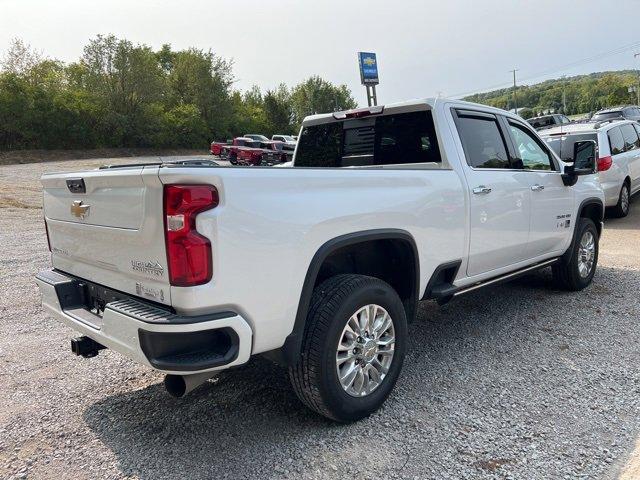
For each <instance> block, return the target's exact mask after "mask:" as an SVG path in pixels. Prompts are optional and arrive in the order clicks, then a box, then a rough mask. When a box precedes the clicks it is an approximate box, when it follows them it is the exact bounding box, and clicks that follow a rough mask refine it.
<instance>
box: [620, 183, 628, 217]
mask: <svg viewBox="0 0 640 480" xmlns="http://www.w3.org/2000/svg"><path fill="white" fill-rule="evenodd" d="M620 208H621V210H622V211H623V212H624V213H625V215H626V213H627V211H628V210H629V187H627V184H626V183H625V184H624V185H623V186H622V191H621V192H620Z"/></svg>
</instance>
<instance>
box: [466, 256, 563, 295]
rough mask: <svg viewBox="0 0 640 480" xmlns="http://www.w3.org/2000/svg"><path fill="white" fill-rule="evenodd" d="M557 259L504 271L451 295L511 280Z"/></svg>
mask: <svg viewBox="0 0 640 480" xmlns="http://www.w3.org/2000/svg"><path fill="white" fill-rule="evenodd" d="M558 260H560V258H552V259H551V260H545V261H544V262H540V263H536V264H535V265H530V266H528V267H525V268H523V269H521V270H516V271H515V272H511V273H506V274H504V275H500V276H499V277H494V278H491V279H489V280H485V281H482V282H478V283H474V284H473V285H470V286H468V287H462V288H460V289H459V290H456V291H455V293H454V294H453V296H454V297H457V296H458V295H463V294H465V293H469V292H473V291H474V290H478V289H479V288H482V287H487V286H489V285H494V284H496V283H500V282H506V281H507V280H512V279H514V278H517V277H519V276H520V275H524V274H526V273H529V272H533V271H535V270H540V269H541V268H544V267H548V266H550V265H553V264H554V263H556V262H557V261H558Z"/></svg>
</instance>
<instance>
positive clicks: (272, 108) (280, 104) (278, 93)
mask: <svg viewBox="0 0 640 480" xmlns="http://www.w3.org/2000/svg"><path fill="white" fill-rule="evenodd" d="M263 103H264V106H263V108H264V113H265V117H266V121H267V124H268V131H269V132H271V134H278V133H280V134H291V133H293V132H294V130H295V128H294V126H293V125H292V123H291V120H292V117H293V111H292V108H291V93H290V92H289V89H288V88H287V86H286V85H285V84H283V83H281V84H280V85H278V88H277V89H275V90H267V93H266V94H265V95H264V98H263Z"/></svg>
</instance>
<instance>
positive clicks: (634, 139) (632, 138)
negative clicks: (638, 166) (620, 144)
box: [620, 123, 640, 151]
mask: <svg viewBox="0 0 640 480" xmlns="http://www.w3.org/2000/svg"><path fill="white" fill-rule="evenodd" d="M620 131H621V132H622V138H623V139H624V149H625V151H626V150H634V149H636V148H638V146H639V144H640V142H639V141H638V134H637V133H636V129H635V128H633V125H631V124H630V123H626V124H624V125H620Z"/></svg>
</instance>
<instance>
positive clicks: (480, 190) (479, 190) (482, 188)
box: [472, 185, 491, 195]
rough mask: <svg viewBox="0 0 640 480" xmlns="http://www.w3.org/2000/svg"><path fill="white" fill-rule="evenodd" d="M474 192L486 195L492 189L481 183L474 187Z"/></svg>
mask: <svg viewBox="0 0 640 480" xmlns="http://www.w3.org/2000/svg"><path fill="white" fill-rule="evenodd" d="M472 192H473V193H474V194H476V195H486V194H487V193H491V189H490V188H489V187H485V186H484V185H480V186H479V187H476V188H474V189H473V190H472Z"/></svg>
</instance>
